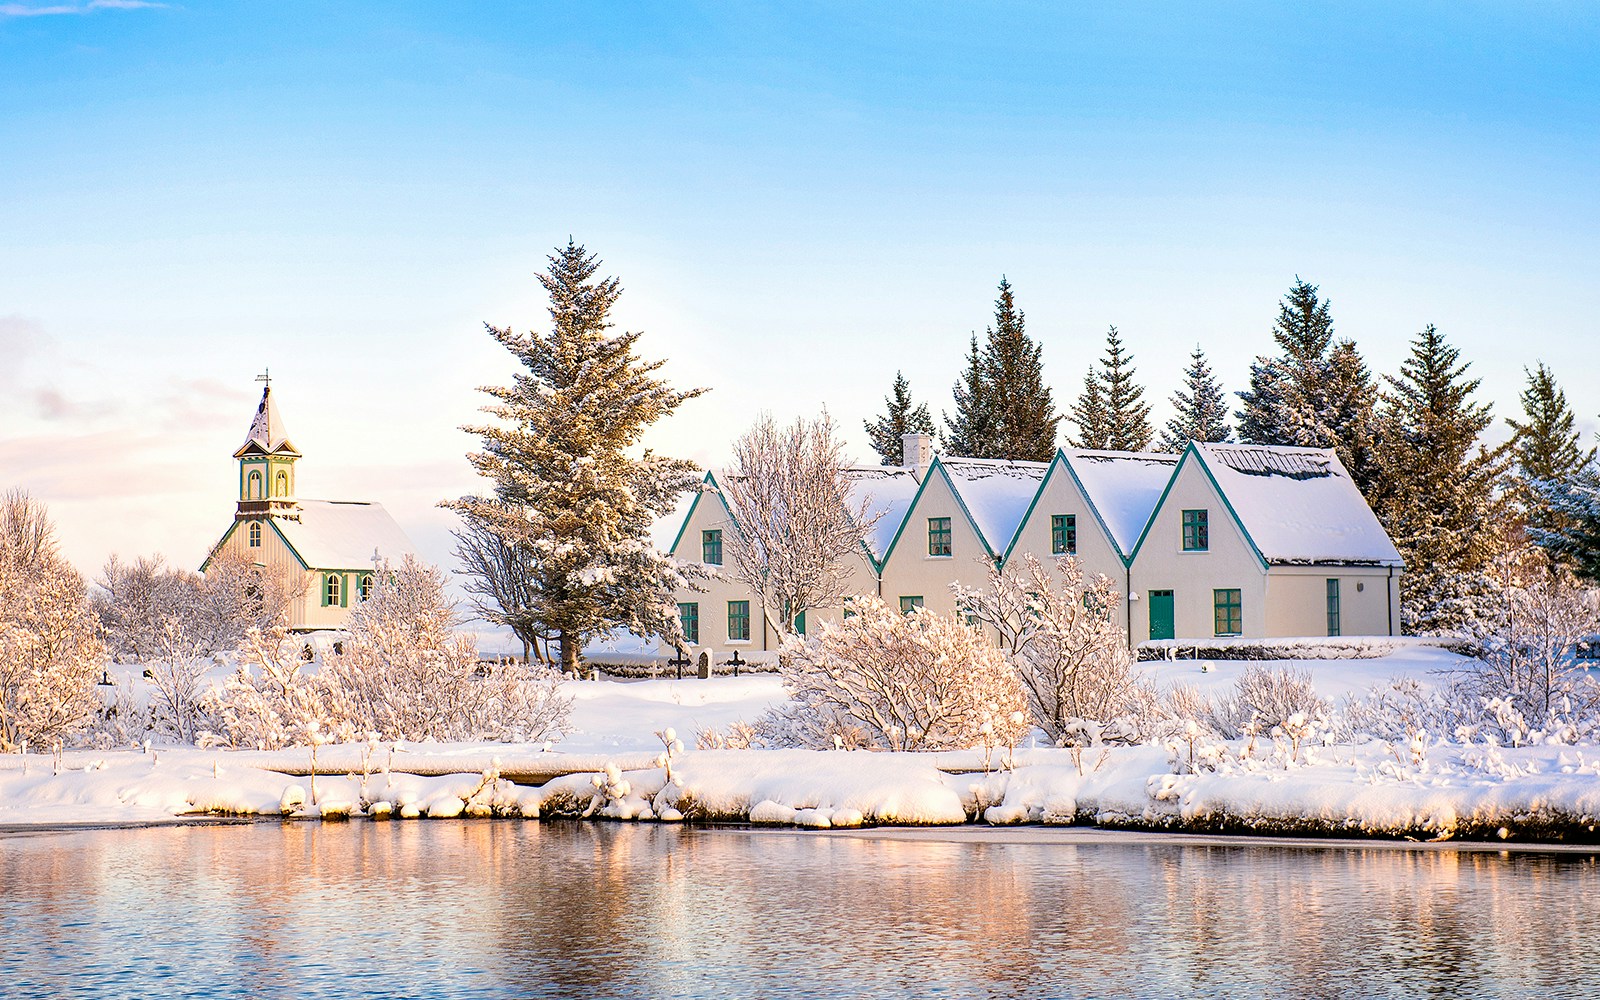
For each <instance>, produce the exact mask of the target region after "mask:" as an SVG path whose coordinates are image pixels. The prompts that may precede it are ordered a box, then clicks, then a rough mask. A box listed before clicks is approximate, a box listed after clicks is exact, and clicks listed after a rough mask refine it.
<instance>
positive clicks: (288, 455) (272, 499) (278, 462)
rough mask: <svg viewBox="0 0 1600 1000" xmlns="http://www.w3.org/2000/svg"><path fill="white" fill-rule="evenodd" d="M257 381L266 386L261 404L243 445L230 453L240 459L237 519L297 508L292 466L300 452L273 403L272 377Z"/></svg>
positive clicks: (265, 376)
mask: <svg viewBox="0 0 1600 1000" xmlns="http://www.w3.org/2000/svg"><path fill="white" fill-rule="evenodd" d="M256 381H258V382H264V383H266V384H265V387H264V388H263V389H262V390H261V404H260V405H259V406H257V407H256V415H255V418H254V419H252V420H251V421H250V430H249V433H248V434H246V436H245V439H244V444H242V445H240V446H239V450H238V451H236V452H234V453H233V457H234V458H237V459H238V460H239V510H238V513H237V514H236V515H235V517H236V518H237V519H240V520H245V519H250V518H258V517H262V516H268V517H270V516H271V515H273V514H276V513H287V512H288V511H290V510H293V509H294V508H295V506H296V504H295V499H294V495H295V494H294V463H295V460H296V459H298V458H299V457H300V453H299V452H298V451H296V450H295V447H294V444H293V443H292V442H291V441H290V440H289V435H288V433H287V432H286V431H285V430H284V427H283V417H281V416H279V415H278V406H277V404H276V403H274V402H273V401H272V380H271V378H270V377H268V376H267V375H261V376H259V377H258V378H257V379H256Z"/></svg>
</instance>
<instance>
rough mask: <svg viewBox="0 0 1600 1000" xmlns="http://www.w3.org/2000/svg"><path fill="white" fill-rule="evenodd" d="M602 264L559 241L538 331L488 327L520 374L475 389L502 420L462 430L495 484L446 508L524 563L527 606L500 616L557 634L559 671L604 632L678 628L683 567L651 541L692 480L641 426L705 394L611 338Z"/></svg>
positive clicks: (611, 295) (625, 341) (689, 470)
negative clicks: (683, 387) (647, 444)
mask: <svg viewBox="0 0 1600 1000" xmlns="http://www.w3.org/2000/svg"><path fill="white" fill-rule="evenodd" d="M599 267H600V262H599V260H598V258H597V257H595V256H594V255H591V254H589V253H588V252H587V251H586V250H585V249H584V248H583V247H582V246H578V245H576V244H574V243H573V242H572V241H570V240H569V241H568V242H567V245H566V246H565V247H562V248H558V249H557V250H556V253H555V254H553V255H552V256H551V257H550V267H549V270H548V272H547V273H545V274H542V275H540V276H539V282H540V284H541V285H543V286H544V289H545V291H546V292H547V293H548V294H549V296H550V319H551V323H552V325H551V328H550V330H549V332H547V333H538V332H530V333H515V332H513V331H512V330H511V329H510V328H505V329H500V328H497V327H494V326H488V325H487V324H485V325H486V327H487V329H488V331H489V335H490V336H492V337H493V338H494V339H495V340H496V341H497V342H498V343H499V344H500V345H501V346H502V347H504V348H506V350H508V351H510V352H511V353H512V355H513V356H514V357H515V358H516V359H517V360H518V361H519V362H521V364H522V365H523V366H524V368H525V369H526V370H525V371H523V372H520V373H518V374H517V376H516V377H515V379H514V380H513V381H512V383H511V384H510V385H508V386H485V387H483V389H482V391H483V392H484V393H485V394H487V395H488V396H489V397H490V398H491V399H492V400H493V402H492V403H491V404H489V405H487V406H485V407H484V412H485V413H487V414H489V415H490V416H491V417H493V418H495V419H496V420H497V421H498V422H497V423H491V424H484V425H481V426H469V427H466V428H463V429H464V430H467V431H468V432H470V433H473V434H477V435H479V436H480V437H481V438H482V439H483V451H481V452H478V453H476V454H470V455H468V456H467V458H468V461H470V462H471V463H472V466H473V468H474V469H476V470H477V471H478V473H479V475H482V476H485V477H487V478H488V479H490V480H491V481H492V482H493V486H494V489H493V493H492V495H490V496H466V497H462V498H461V499H460V500H456V501H453V502H447V503H446V504H445V506H447V507H450V508H451V509H453V510H455V511H457V512H458V513H459V514H461V515H462V516H463V517H465V518H467V519H468V520H469V521H471V522H475V523H476V524H478V525H480V526H482V527H485V528H487V529H488V530H490V531H492V532H493V533H494V534H495V535H497V536H499V537H500V538H502V539H504V540H505V542H506V544H508V545H511V546H513V547H514V548H516V549H517V550H518V551H519V552H521V553H523V554H524V556H525V558H526V560H527V573H528V583H529V586H528V588H527V589H526V591H525V592H524V593H525V595H526V600H527V606H525V607H520V608H507V609H505V611H506V612H507V616H508V619H511V620H515V621H520V622H522V623H523V624H524V625H525V626H526V627H527V628H528V629H529V630H531V631H537V632H542V631H549V632H553V633H554V634H555V635H556V636H557V639H558V641H559V643H560V645H561V665H562V669H564V670H566V671H567V672H569V673H576V672H577V671H578V668H579V651H580V650H581V649H582V648H583V646H584V644H585V643H586V642H587V641H588V640H590V639H592V638H593V637H595V636H597V635H600V634H602V633H604V632H607V631H609V630H611V629H614V628H626V629H628V630H630V631H632V632H634V633H635V634H637V635H641V636H652V635H667V636H672V635H675V634H676V629H677V628H678V626H677V613H676V608H675V607H674V606H673V603H672V594H673V591H674V589H675V588H676V587H678V586H679V585H681V584H683V583H684V580H685V577H684V568H683V567H681V566H679V565H678V564H677V563H676V561H675V560H673V559H672V558H671V557H670V556H666V555H663V554H661V553H659V552H657V551H656V549H655V547H654V546H653V545H652V544H651V543H650V537H649V532H650V527H651V524H652V522H653V521H654V520H655V519H656V518H657V517H660V516H663V515H665V514H667V513H668V512H669V511H670V510H672V508H673V507H674V506H675V505H676V502H677V499H678V497H679V496H680V495H681V494H682V493H683V492H684V491H688V490H694V489H696V488H697V486H698V476H697V475H696V471H695V469H694V467H693V465H691V464H690V463H689V462H686V461H683V460H680V459H673V458H665V457H662V456H660V455H657V454H655V453H654V452H653V451H651V450H650V449H648V448H646V449H644V450H643V451H642V452H640V453H634V452H633V449H634V447H635V446H636V445H637V444H638V443H639V440H640V438H641V437H642V436H643V434H644V432H645V430H646V429H647V428H648V427H649V426H650V425H651V424H653V423H654V422H655V421H657V420H659V419H661V418H662V417H664V416H666V415H668V414H670V413H672V412H673V411H674V410H676V409H677V408H678V406H679V405H680V404H682V403H683V402H684V401H685V400H687V399H690V398H693V397H694V396H698V395H700V394H701V393H702V392H704V391H705V390H703V389H693V390H689V391H687V392H679V391H677V390H674V389H673V388H672V387H671V386H669V385H668V384H667V383H666V382H665V381H663V380H661V379H660V378H658V377H656V374H655V372H656V371H657V370H658V369H659V368H660V367H661V362H659V361H656V362H647V361H643V360H641V359H640V358H639V357H638V356H637V355H636V354H635V353H634V348H635V345H636V344H637V342H638V339H639V336H640V335H639V334H638V333H613V332H612V324H611V322H610V320H609V318H608V317H609V313H610V311H611V307H612V306H613V305H614V304H615V303H616V301H617V298H618V297H619V296H620V295H621V294H622V286H621V284H620V283H619V282H618V281H617V279H616V278H614V277H610V278H596V274H597V272H598V271H599Z"/></svg>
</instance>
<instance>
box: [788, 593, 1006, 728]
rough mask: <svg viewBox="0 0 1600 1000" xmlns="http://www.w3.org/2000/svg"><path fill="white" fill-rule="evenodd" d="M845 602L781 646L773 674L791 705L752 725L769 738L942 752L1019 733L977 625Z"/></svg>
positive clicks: (997, 664)
mask: <svg viewBox="0 0 1600 1000" xmlns="http://www.w3.org/2000/svg"><path fill="white" fill-rule="evenodd" d="M851 608H852V609H853V611H854V614H852V615H851V616H850V617H849V618H846V619H845V620H844V621H842V622H827V623H824V624H823V626H822V628H821V630H820V631H819V633H818V634H817V635H816V637H815V638H811V639H806V640H802V639H800V638H799V637H795V638H792V639H791V640H790V641H789V642H788V643H786V644H785V646H784V649H783V653H782V656H781V660H780V662H781V667H780V672H781V674H782V676H783V682H784V688H785V689H786V690H787V691H788V692H789V695H790V696H791V697H792V698H793V702H792V703H791V704H789V705H787V706H785V707H783V708H781V709H777V710H775V711H773V712H771V713H769V714H768V715H767V716H765V717H763V718H762V719H761V720H760V721H759V722H757V724H756V725H757V729H758V730H759V731H761V732H762V734H763V735H764V736H765V737H767V738H768V739H769V740H770V741H771V742H773V743H775V744H778V745H789V746H808V747H813V748H817V749H835V748H841V747H843V748H848V747H852V746H865V747H872V748H877V749H886V750H948V749H964V748H967V747H973V746H977V745H979V744H981V743H989V744H990V745H1003V744H1010V743H1014V742H1015V741H1017V740H1018V739H1020V737H1021V736H1022V735H1023V733H1024V732H1025V730H1026V725H1027V723H1026V715H1025V714H1024V713H1026V711H1027V708H1028V705H1027V697H1026V695H1025V694H1024V693H1023V690H1022V686H1021V684H1020V683H1019V682H1018V680H1017V677H1016V672H1015V671H1014V670H1012V669H1011V666H1010V664H1009V663H1008V662H1007V660H1006V657H1005V654H1004V653H1002V652H1001V651H1000V650H999V649H996V648H995V646H994V644H993V643H991V642H990V641H989V639H988V637H987V636H985V635H984V634H983V631H982V630H981V629H980V628H977V627H975V626H971V625H966V624H964V623H963V622H962V621H961V620H960V619H959V618H957V617H955V616H953V615H952V616H945V615H936V614H933V613H932V612H928V611H923V610H920V609H919V610H916V611H913V612H911V613H909V614H903V613H901V612H899V611H896V610H891V609H890V608H889V607H887V606H886V605H884V603H883V602H882V601H879V600H877V599H876V598H870V597H869V598H861V599H858V600H856V601H854V602H852V604H851ZM985 726H988V730H987V732H985V729H984V727H985Z"/></svg>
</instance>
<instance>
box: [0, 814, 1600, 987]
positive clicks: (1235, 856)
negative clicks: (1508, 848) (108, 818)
mask: <svg viewBox="0 0 1600 1000" xmlns="http://www.w3.org/2000/svg"><path fill="white" fill-rule="evenodd" d="M932 836H933V837H934V838H936V839H901V838H899V837H897V836H887V837H872V836H864V837H860V836H845V835H839V834H832V835H828V834H815V833H800V832H793V833H791V832H780V831H743V830H734V829H712V830H700V829H691V828H682V827H663V826H625V825H618V824H598V823H595V824H583V823H554V822H551V823H542V824H541V823H537V822H514V821H504V820H502V821H476V822H474V821H463V822H455V821H431V822H405V823H400V822H396V823H388V824H375V823H363V822H355V823H349V824H337V825H335V824H329V825H318V824H315V823H290V824H275V823H258V824H251V825H243V826H208V827H168V828H157V829H142V830H100V831H84V832H71V833H52V834H28V835H9V836H6V835H0V997H6V998H11V997H72V996H106V997H258V996H260V997H276V996H314V997H321V996H372V997H458V996H474V997H500V996H507V997H516V996H531V997H557V996H581V997H587V996H607V997H611V996H618V997H649V998H656V997H809V996H820V997H836V996H837V997H857V996H859V997H911V996H916V997H922V996H948V997H969V996H970V997H990V996H992V997H1123V996H1128V997H1166V996H1204V997H1336V996H1350V997H1374V996H1392V997H1469V996H1483V997H1555V996H1571V997H1578V996H1589V997H1593V996H1596V995H1600V933H1597V931H1600V928H1597V927H1596V921H1597V919H1600V917H1597V914H1600V865H1597V862H1596V860H1595V858H1594V857H1592V856H1589V855H1585V854H1518V853H1500V852H1479V851H1454V850H1431V851H1404V850H1394V849H1389V848H1383V847H1370V848H1368V847H1358V848H1353V849H1337V848H1335V849H1329V848H1320V847H1303V848H1301V847H1276V846H1274V847H1268V846H1257V845H1250V844H1248V843H1246V844H1243V845H1240V846H1196V845H1193V844H1183V843H1174V842H1170V841H1167V842H1154V843H1152V842H1150V841H1149V840H1148V839H1147V840H1143V841H1141V840H1132V841H1128V842H1124V841H1117V840H1108V839H1105V838H1103V837H1102V838H1098V839H1097V838H1095V837H1092V836H1091V837H1084V836H1078V837H1077V838H1076V839H1075V838H1074V835H1073V834H1072V832H1071V831H1033V832H1032V833H1029V832H1027V831H1022V832H1020V833H1018V834H1016V835H1014V839H1016V840H1019V841H1027V840H1030V839H1031V840H1034V841H1038V842H1000V841H996V840H985V841H973V840H962V839H961V836H962V835H961V834H960V833H959V832H958V833H956V834H953V835H952V834H934V835H932ZM996 836H999V837H1004V836H1005V835H1004V834H997V835H996ZM937 838H943V839H937Z"/></svg>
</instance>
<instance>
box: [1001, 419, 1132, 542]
mask: <svg viewBox="0 0 1600 1000" xmlns="http://www.w3.org/2000/svg"><path fill="white" fill-rule="evenodd" d="M1066 462H1067V459H1066V456H1065V455H1063V454H1062V453H1061V449H1060V448H1057V449H1056V453H1055V455H1054V457H1052V458H1051V459H1050V465H1049V466H1048V467H1047V468H1046V469H1045V470H1044V478H1043V479H1041V480H1040V481H1039V489H1038V490H1037V491H1035V492H1034V494H1033V499H1032V500H1030V501H1028V509H1027V510H1026V511H1025V512H1023V515H1022V520H1020V521H1018V522H1017V530H1016V531H1014V532H1012V533H1011V541H1010V542H1009V543H1007V545H1006V551H1005V554H1004V555H1002V556H1001V557H1000V560H999V563H1000V567H1001V568H1002V569H1004V568H1005V567H1006V566H1008V565H1009V564H1010V563H1011V554H1012V553H1013V552H1015V551H1016V548H1017V542H1019V541H1020V540H1021V539H1022V529H1024V528H1026V527H1027V526H1028V522H1029V521H1030V520H1032V519H1033V510H1034V508H1035V507H1037V506H1039V499H1040V498H1041V497H1043V496H1044V491H1045V487H1047V486H1049V485H1050V478H1051V477H1052V476H1054V475H1055V474H1056V465H1057V463H1060V464H1061V465H1066ZM1067 474H1068V475H1071V474H1072V470H1071V468H1068V469H1067ZM1073 478H1074V479H1076V478H1077V477H1076V476H1074V477H1073ZM1079 491H1080V492H1081V491H1082V487H1081V486H1080V487H1079ZM1084 499H1088V496H1087V495H1085V497H1084ZM1091 506H1092V505H1091ZM1111 547H1112V548H1113V549H1115V548H1116V545H1115V544H1113V545H1112V546H1111Z"/></svg>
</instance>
